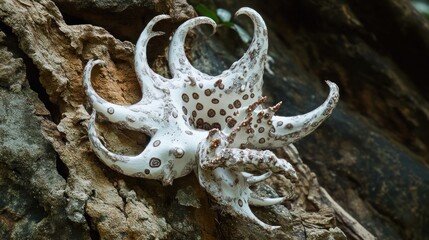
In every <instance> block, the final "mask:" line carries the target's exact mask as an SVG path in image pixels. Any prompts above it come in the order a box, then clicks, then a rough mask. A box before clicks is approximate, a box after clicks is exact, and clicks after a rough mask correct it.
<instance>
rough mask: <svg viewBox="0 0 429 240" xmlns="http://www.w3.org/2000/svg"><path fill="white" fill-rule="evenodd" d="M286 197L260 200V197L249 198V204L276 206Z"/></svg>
mask: <svg viewBox="0 0 429 240" xmlns="http://www.w3.org/2000/svg"><path fill="white" fill-rule="evenodd" d="M285 199H286V197H278V198H261V197H254V196H252V197H250V198H249V204H250V205H254V206H270V205H274V204H278V203H281V202H283V201H284V200H285Z"/></svg>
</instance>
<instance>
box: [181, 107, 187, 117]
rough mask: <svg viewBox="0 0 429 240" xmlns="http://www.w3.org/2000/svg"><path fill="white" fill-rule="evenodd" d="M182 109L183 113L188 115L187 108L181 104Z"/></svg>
mask: <svg viewBox="0 0 429 240" xmlns="http://www.w3.org/2000/svg"><path fill="white" fill-rule="evenodd" d="M182 111H183V113H184V114H185V115H188V109H187V108H186V107H185V106H182Z"/></svg>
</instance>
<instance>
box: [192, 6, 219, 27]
mask: <svg viewBox="0 0 429 240" xmlns="http://www.w3.org/2000/svg"><path fill="white" fill-rule="evenodd" d="M195 10H197V12H198V14H200V15H201V16H206V17H209V18H211V19H213V21H215V22H216V23H220V22H221V21H220V19H219V17H218V16H217V14H216V12H215V11H213V10H211V9H209V8H208V7H207V6H206V5H204V4H201V3H199V4H198V5H197V6H195Z"/></svg>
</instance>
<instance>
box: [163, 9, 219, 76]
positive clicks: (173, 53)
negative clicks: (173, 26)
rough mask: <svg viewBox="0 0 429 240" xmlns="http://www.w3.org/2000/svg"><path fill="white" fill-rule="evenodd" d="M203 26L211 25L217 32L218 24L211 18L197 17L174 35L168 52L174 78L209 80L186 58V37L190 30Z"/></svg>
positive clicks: (182, 25)
mask: <svg viewBox="0 0 429 240" xmlns="http://www.w3.org/2000/svg"><path fill="white" fill-rule="evenodd" d="M201 24H208V25H211V26H212V27H213V32H215V31H216V22H215V21H213V20H212V19H211V18H208V17H196V18H192V19H189V20H187V21H186V22H184V23H182V24H181V25H180V26H179V27H178V28H177V30H176V32H175V33H174V35H173V39H172V40H171V43H170V48H169V52H168V63H169V67H170V72H171V74H172V75H173V78H180V76H182V78H183V76H184V78H185V79H186V78H187V77H188V76H191V77H193V78H201V77H202V78H208V75H207V74H205V73H202V72H200V71H199V70H198V69H196V68H194V67H193V66H192V64H191V63H190V62H189V60H188V58H187V57H186V54H185V47H184V45H185V39H186V35H187V34H188V32H189V30H190V29H192V28H194V27H196V26H198V25H201Z"/></svg>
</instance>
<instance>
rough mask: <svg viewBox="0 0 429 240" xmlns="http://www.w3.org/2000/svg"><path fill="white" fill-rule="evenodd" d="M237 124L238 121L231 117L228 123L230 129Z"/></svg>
mask: <svg viewBox="0 0 429 240" xmlns="http://www.w3.org/2000/svg"><path fill="white" fill-rule="evenodd" d="M235 124H237V120H235V119H234V118H232V117H231V119H230V120H229V121H228V127H229V128H233V127H234V126H235Z"/></svg>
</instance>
